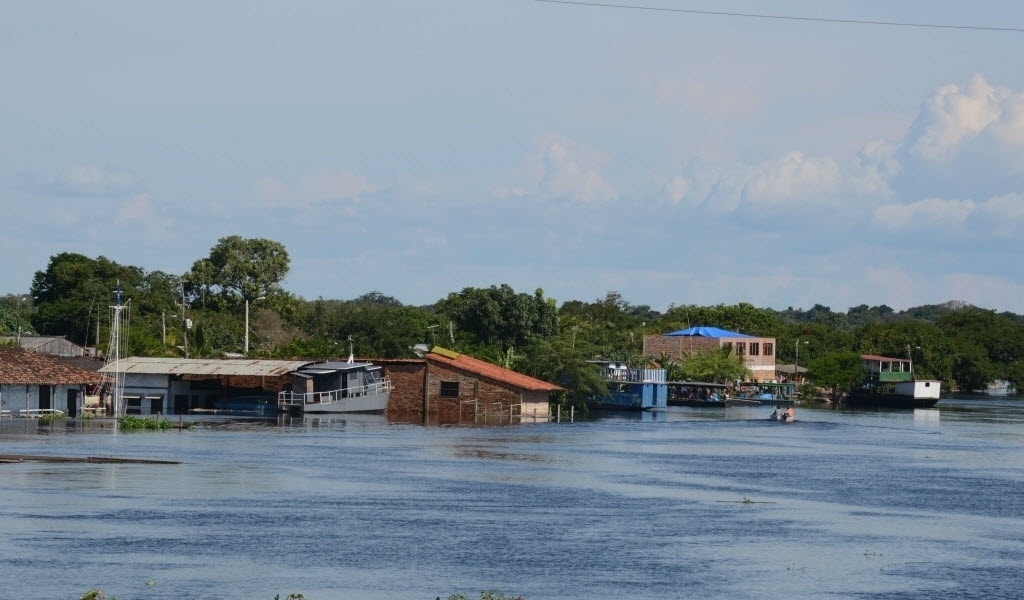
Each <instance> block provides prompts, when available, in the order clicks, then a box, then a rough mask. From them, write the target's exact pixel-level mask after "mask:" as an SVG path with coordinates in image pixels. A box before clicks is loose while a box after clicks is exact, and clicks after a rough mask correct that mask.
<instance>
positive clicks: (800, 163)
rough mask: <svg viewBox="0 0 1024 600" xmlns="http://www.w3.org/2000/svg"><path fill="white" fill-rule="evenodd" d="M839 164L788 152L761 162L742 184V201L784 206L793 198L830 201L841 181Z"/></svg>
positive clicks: (832, 200)
mask: <svg viewBox="0 0 1024 600" xmlns="http://www.w3.org/2000/svg"><path fill="white" fill-rule="evenodd" d="M841 180H842V174H841V173H840V171H839V165H838V164H837V163H836V162H835V161H834V160H832V159H830V158H807V157H805V156H804V155H803V154H801V153H800V152H790V153H788V154H786V155H784V156H781V157H779V158H777V159H775V160H772V161H767V162H765V163H762V164H761V165H760V167H759V168H758V169H757V170H756V171H755V172H754V173H753V174H752V175H751V177H750V178H749V179H748V180H747V182H746V183H745V184H744V186H743V191H742V194H741V199H742V201H743V203H744V204H756V205H766V206H785V205H786V204H790V203H791V202H792V201H793V200H794V199H802V200H804V201H805V202H806V203H812V204H832V203H834V201H835V197H836V193H837V192H838V190H839V186H840V185H841V183H842V181H841Z"/></svg>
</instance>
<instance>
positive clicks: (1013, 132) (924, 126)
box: [905, 75, 1024, 170]
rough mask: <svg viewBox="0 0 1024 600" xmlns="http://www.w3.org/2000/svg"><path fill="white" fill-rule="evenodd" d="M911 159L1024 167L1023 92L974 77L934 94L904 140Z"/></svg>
mask: <svg viewBox="0 0 1024 600" xmlns="http://www.w3.org/2000/svg"><path fill="white" fill-rule="evenodd" d="M905 146H906V152H907V155H908V157H910V158H911V159H913V160H917V161H920V162H921V163H923V164H926V165H930V166H947V167H949V166H953V165H952V163H953V162H954V161H957V160H965V161H968V162H972V161H976V160H977V158H978V157H979V155H980V156H984V157H986V158H984V159H983V160H990V159H991V158H996V159H997V160H998V161H999V162H1000V163H1003V164H1010V165H1013V167H1014V168H1015V169H1018V170H1019V169H1024V93H1021V92H1013V91H1011V90H1009V89H1006V88H999V87H995V86H993V85H992V84H991V83H989V82H988V80H986V79H985V77H984V76H982V75H975V76H974V77H972V78H971V80H970V82H968V84H967V85H966V86H963V87H961V86H959V85H956V84H947V85H944V86H941V87H939V88H938V89H936V90H935V93H934V94H933V95H932V96H931V97H930V98H929V99H928V100H927V101H926V102H925V103H924V105H923V106H922V108H921V112H920V114H919V115H918V117H917V120H916V121H915V122H914V125H913V126H912V127H911V130H910V133H909V134H908V136H907V139H906V140H905Z"/></svg>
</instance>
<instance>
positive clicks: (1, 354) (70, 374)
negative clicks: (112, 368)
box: [0, 348, 100, 385]
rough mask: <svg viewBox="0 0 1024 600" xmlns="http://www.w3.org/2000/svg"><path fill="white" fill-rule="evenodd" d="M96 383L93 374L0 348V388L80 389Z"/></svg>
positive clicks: (24, 353) (16, 350) (53, 361)
mask: <svg viewBox="0 0 1024 600" xmlns="http://www.w3.org/2000/svg"><path fill="white" fill-rule="evenodd" d="M99 381H100V376H99V374H98V373H96V372H95V371H86V370H85V369H79V368H77V367H72V366H69V365H66V364H64V363H62V362H61V361H59V360H57V359H55V358H51V357H49V356H43V355H41V354H36V353H35V352H30V351H28V350H22V349H21V348H0V384H3V385H83V384H95V383H99Z"/></svg>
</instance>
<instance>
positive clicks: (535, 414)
mask: <svg viewBox="0 0 1024 600" xmlns="http://www.w3.org/2000/svg"><path fill="white" fill-rule="evenodd" d="M373 362H374V364H378V365H380V366H381V368H382V369H383V371H384V373H385V375H386V376H387V377H388V378H389V379H390V380H391V382H392V384H393V385H394V389H393V390H392V391H391V400H390V402H389V404H388V416H390V417H397V416H401V417H403V418H409V417H414V418H425V419H426V420H430V419H435V418H436V419H439V420H443V421H450V420H461V419H464V418H466V419H472V418H474V416H481V415H483V416H486V415H501V414H504V415H506V416H518V417H523V418H531V419H538V420H547V419H548V415H549V412H548V399H549V396H550V394H551V393H552V392H557V391H560V390H561V389H562V388H560V387H558V386H557V385H553V384H550V383H548V382H546V381H541V380H539V379H534V378H533V377H529V376H527V375H523V374H521V373H516V372H515V371H511V370H509V369H505V368H502V367H499V366H498V365H495V364H491V363H489V362H486V361H482V360H479V359H476V358H473V357H471V356H467V355H465V354H459V353H458V352H453V351H451V350H447V349H444V348H441V347H438V346H435V347H434V348H432V349H431V350H430V351H429V352H428V353H426V354H424V356H423V358H422V359H398V360H395V359H383V360H374V361H373Z"/></svg>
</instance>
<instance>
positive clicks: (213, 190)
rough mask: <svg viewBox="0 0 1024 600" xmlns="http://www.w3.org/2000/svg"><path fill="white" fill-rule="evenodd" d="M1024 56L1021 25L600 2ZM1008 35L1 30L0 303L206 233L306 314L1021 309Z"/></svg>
mask: <svg viewBox="0 0 1024 600" xmlns="http://www.w3.org/2000/svg"><path fill="white" fill-rule="evenodd" d="M615 4H618V5H634V6H644V7H654V8H673V9H687V10H714V11H724V12H746V13H762V14H773V15H789V16H801V17H814V18H825V19H855V20H872V21H899V22H914V23H936V24H952V25H979V26H995V27H1010V28H1013V27H1017V28H1024V3H1019V2H1009V1H991V0H978V1H976V2H972V3H969V4H964V3H963V2H952V1H945V0H930V1H917V0H907V1H903V2H898V3H894V2H883V1H881V0H861V1H856V0H849V1H835V2H828V3H821V2H811V1H809V0H808V1H798V0H780V1H768V0H762V1H758V2H754V1H746V2H744V1H738V0H716V1H714V2H712V1H710V0H705V1H698V0H693V1H689V0H687V1H683V0H642V1H634V0H618V1H617V2H615ZM1022 53H1024V33H1022V32H1012V31H990V30H989V31H985V30H969V29H944V28H928V27H893V26H877V25H876V26H869V25H854V24H840V23H826V22H808V21H791V20H779V19H752V18H740V17H728V16H714V15H700V14H694V13H684V12H674V11H664V10H630V9H624V8H612V7H599V6H581V5H569V4H555V3H545V2H536V1H533V0H437V1H414V0H401V1H399V0H366V1H342V0H337V1H331V2H327V1H324V2H320V1H316V0H309V1H307V2H299V3H293V2H251V1H246V2H226V1H225V2H215V3H206V2H163V3H138V2H103V1H94V2H60V1H54V2H43V3H34V2H6V3H3V4H2V5H0V135H2V139H3V142H2V143H0V199H2V202H0V206H2V213H3V227H0V255H2V256H3V259H2V265H3V267H2V269H0V293H18V292H23V291H27V289H28V287H29V285H30V283H31V279H32V276H33V274H34V272H35V271H37V270H41V269H44V268H45V267H46V264H47V262H48V261H49V258H50V256H52V255H54V254H57V253H59V252H79V253H82V254H86V255H88V256H92V257H96V256H100V255H103V256H106V257H108V258H110V259H112V260H116V261H118V262H121V263H126V264H131V265H137V266H140V267H143V268H145V269H146V270H158V269H159V270H164V271H167V272H170V273H176V274H178V273H184V272H185V271H187V270H188V269H189V267H190V266H191V264H192V262H193V261H195V260H197V259H199V258H202V257H204V256H207V255H208V254H209V251H210V248H211V247H212V246H213V245H214V244H215V243H216V241H217V239H218V238H220V237H223V236H227V235H241V236H245V237H265V238H269V239H273V240H276V241H279V242H281V243H283V244H284V245H285V247H286V248H287V249H288V252H289V253H290V255H291V258H292V269H291V272H290V274H289V276H288V278H287V280H286V281H285V283H284V285H285V287H286V289H288V290H289V291H291V292H294V293H296V294H298V295H300V296H302V297H305V298H307V299H315V298H317V297H320V296H322V297H324V298H353V297H356V296H358V295H361V294H363V293H365V292H368V291H372V290H377V291H381V292H383V293H385V294H388V295H391V296H394V297H396V298H398V299H399V300H401V301H402V302H405V303H407V304H428V303H432V302H434V301H436V300H437V299H439V298H441V297H443V296H445V295H447V294H448V293H449V292H452V291H458V290H461V289H462V288H464V287H467V286H478V287H486V286H489V285H492V284H502V283H508V284H509V285H511V286H512V287H513V288H515V289H516V290H517V291H523V292H532V291H533V290H534V289H536V288H543V289H544V291H545V293H546V294H547V295H548V296H549V297H553V298H555V299H556V300H558V301H559V302H563V301H566V300H584V301H593V300H595V299H598V298H603V297H604V295H605V293H606V292H608V291H610V290H615V291H618V292H620V293H621V294H622V295H623V297H624V298H625V299H626V300H627V301H629V302H631V303H633V304H648V305H650V306H651V307H653V308H655V309H657V310H664V309H666V308H668V307H669V306H670V305H673V304H675V305H679V304H691V303H693V304H718V303H725V304H734V303H737V302H750V303H753V304H754V305H757V306H763V307H773V308H778V309H784V308H786V307H789V306H792V307H803V308H809V307H811V306H813V305H814V304H819V303H820V304H824V305H827V306H830V307H832V309H833V310H842V311H845V310H846V309H847V308H848V307H850V306H855V305H858V304H870V305H876V304H883V303H884V304H888V305H889V306H892V307H893V308H895V309H897V310H901V309H904V308H907V307H910V306H916V305H921V304H930V303H939V302H944V301H947V300H965V301H968V302H971V303H973V304H976V305H979V306H983V307H986V308H994V309H997V310H1010V311H1014V312H1017V313H1024V264H1022V261H1021V260H1020V258H1021V256H1022V250H1024V247H1022V246H1024V244H1022V240H1024V236H1022V234H1024V185H1022V184H1024V70H1022V69H1021V68H1020V56H1021V55H1022Z"/></svg>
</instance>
